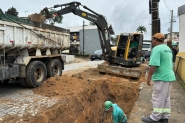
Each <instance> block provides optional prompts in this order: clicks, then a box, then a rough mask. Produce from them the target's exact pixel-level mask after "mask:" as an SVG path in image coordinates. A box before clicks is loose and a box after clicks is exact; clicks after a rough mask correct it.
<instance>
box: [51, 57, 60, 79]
mask: <svg viewBox="0 0 185 123" xmlns="http://www.w3.org/2000/svg"><path fill="white" fill-rule="evenodd" d="M47 75H48V78H49V77H53V76H61V75H62V63H61V62H60V61H59V60H58V59H51V60H50V61H49V62H48V64H47Z"/></svg>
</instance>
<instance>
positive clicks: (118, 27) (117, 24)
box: [0, 0, 185, 39]
mask: <svg viewBox="0 0 185 123" xmlns="http://www.w3.org/2000/svg"><path fill="white" fill-rule="evenodd" d="M69 2H73V1H70V0H0V3H1V5H0V8H1V9H2V10H3V12H5V11H7V10H8V9H9V8H10V7H12V6H13V7H14V8H16V9H17V11H18V12H19V15H18V16H19V17H25V16H28V15H29V14H33V13H39V12H40V10H41V9H43V8H44V7H48V8H49V7H53V6H54V5H56V4H64V3H69ZM78 2H81V4H82V5H85V6H87V7H89V8H90V9H92V10H93V11H95V12H97V13H99V14H102V15H104V16H106V18H107V21H108V23H109V24H112V26H113V29H114V31H115V33H116V34H119V33H123V32H135V31H136V29H137V27H138V26H140V25H143V26H145V27H146V29H147V33H146V34H145V35H144V39H150V37H151V25H150V23H151V15H150V14H149V4H148V3H149V0H78ZM184 4H185V2H184V0H160V3H159V12H160V18H161V32H162V33H164V34H166V33H169V32H168V28H169V27H170V23H169V22H170V17H171V15H170V11H171V10H173V11H174V14H173V15H174V18H175V20H176V22H175V23H173V31H174V32H178V31H179V18H178V16H177V9H178V7H180V6H182V5H184ZM81 8H82V7H81ZM87 12H88V11H87ZM63 17H64V18H63V23H62V24H60V25H57V26H60V27H62V28H65V27H74V26H82V25H83V21H85V24H87V25H88V24H89V21H87V20H85V19H83V18H81V17H78V16H76V15H74V14H72V13H71V14H66V15H63Z"/></svg>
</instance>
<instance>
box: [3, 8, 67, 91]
mask: <svg viewBox="0 0 185 123" xmlns="http://www.w3.org/2000/svg"><path fill="white" fill-rule="evenodd" d="M69 47H70V32H69V30H66V29H63V28H59V27H56V26H52V25H48V24H44V23H38V22H34V21H31V20H28V19H24V18H18V17H15V16H11V15H8V14H4V13H3V12H2V10H1V9H0V81H2V82H8V81H9V80H12V79H17V80H18V81H19V83H20V84H21V85H22V86H23V87H31V88H34V87H38V86H40V85H41V84H42V83H43V82H44V81H45V80H46V79H47V78H48V77H53V76H56V75H58V76H61V75H62V70H63V69H64V60H63V59H62V51H63V50H66V49H69Z"/></svg>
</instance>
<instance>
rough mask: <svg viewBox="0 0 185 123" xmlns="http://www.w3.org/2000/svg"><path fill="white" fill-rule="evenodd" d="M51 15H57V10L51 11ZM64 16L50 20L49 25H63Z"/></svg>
mask: <svg viewBox="0 0 185 123" xmlns="http://www.w3.org/2000/svg"><path fill="white" fill-rule="evenodd" d="M50 13H56V10H53V9H52V10H50ZM62 19H63V16H62V15H57V16H55V17H53V18H50V19H49V23H50V24H51V25H54V24H55V23H58V24H61V23H62Z"/></svg>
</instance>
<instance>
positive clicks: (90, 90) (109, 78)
mask: <svg viewBox="0 0 185 123" xmlns="http://www.w3.org/2000/svg"><path fill="white" fill-rule="evenodd" d="M143 69H144V68H143ZM143 79H144V77H141V78H140V79H139V80H138V79H137V80H136V79H130V78H124V77H119V76H114V75H102V74H99V72H98V71H97V69H94V68H93V69H92V68H91V69H88V70H85V71H83V72H76V73H69V74H65V75H63V76H61V77H52V78H49V79H48V80H47V81H46V82H44V83H43V85H42V86H41V87H39V88H36V89H34V93H36V94H39V95H42V96H46V97H49V98H55V99H57V100H58V103H56V104H55V105H53V106H52V107H50V108H43V109H42V110H40V111H39V112H38V114H37V115H36V116H35V117H31V116H24V118H23V122H27V123H36V122H37V123H109V122H110V121H111V119H110V118H111V116H110V114H106V113H105V112H104V107H103V104H104V102H105V101H106V100H111V101H112V102H114V103H117V104H118V105H119V106H120V107H121V108H122V109H123V110H124V112H125V113H126V115H127V116H128V117H129V115H130V112H131V110H132V108H133V106H134V103H135V101H136V100H137V98H138V94H139V86H140V83H141V82H143V81H144V80H143Z"/></svg>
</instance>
